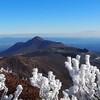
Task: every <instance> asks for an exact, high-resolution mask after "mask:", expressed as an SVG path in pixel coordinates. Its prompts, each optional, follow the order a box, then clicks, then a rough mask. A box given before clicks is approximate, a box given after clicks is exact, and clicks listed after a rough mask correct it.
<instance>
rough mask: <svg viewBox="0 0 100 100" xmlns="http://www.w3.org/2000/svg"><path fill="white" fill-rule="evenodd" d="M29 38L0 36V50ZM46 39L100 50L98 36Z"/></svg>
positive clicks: (96, 50)
mask: <svg viewBox="0 0 100 100" xmlns="http://www.w3.org/2000/svg"><path fill="white" fill-rule="evenodd" d="M29 39H31V37H30V38H0V52H1V51H3V50H5V49H7V48H9V47H10V46H12V45H13V44H15V43H16V42H25V41H27V40H29ZM45 39H47V40H52V41H57V42H62V43H64V44H66V45H68V46H72V47H78V48H82V49H83V48H87V49H89V50H91V51H95V52H100V46H99V44H100V39H99V38H72V37H71V38H55V37H45Z"/></svg>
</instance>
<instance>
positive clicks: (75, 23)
mask: <svg viewBox="0 0 100 100" xmlns="http://www.w3.org/2000/svg"><path fill="white" fill-rule="evenodd" d="M11 34H13V35H15V36H20V35H18V34H21V35H23V36H26V35H27V36H30V35H40V36H62V37H65V36H66V37H67V36H73V37H75V36H78V37H100V0H0V36H10V35H11Z"/></svg>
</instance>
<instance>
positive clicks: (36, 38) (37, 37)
mask: <svg viewBox="0 0 100 100" xmlns="http://www.w3.org/2000/svg"><path fill="white" fill-rule="evenodd" d="M32 40H37V41H38V40H39V41H40V40H44V39H43V38H41V37H39V36H35V37H34V38H33V39H32Z"/></svg>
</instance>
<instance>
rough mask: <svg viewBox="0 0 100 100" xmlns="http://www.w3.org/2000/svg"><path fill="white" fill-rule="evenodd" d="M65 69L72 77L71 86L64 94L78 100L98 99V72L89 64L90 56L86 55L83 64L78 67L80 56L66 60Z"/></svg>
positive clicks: (99, 73)
mask: <svg viewBox="0 0 100 100" xmlns="http://www.w3.org/2000/svg"><path fill="white" fill-rule="evenodd" d="M67 59H68V60H67V61H66V62H65V67H66V68H67V69H68V70H69V73H70V76H71V77H72V81H73V86H71V87H70V88H69V89H66V90H65V92H66V93H67V94H68V95H70V96H73V95H74V96H76V97H77V99H79V100H99V99H100V71H99V69H98V68H97V67H96V66H92V65H91V64H90V56H89V55H86V57H85V60H86V61H85V64H81V65H80V66H79V63H80V62H79V61H80V56H79V55H78V56H77V57H76V58H72V59H71V58H70V57H68V58H67ZM66 100H67V99H66Z"/></svg>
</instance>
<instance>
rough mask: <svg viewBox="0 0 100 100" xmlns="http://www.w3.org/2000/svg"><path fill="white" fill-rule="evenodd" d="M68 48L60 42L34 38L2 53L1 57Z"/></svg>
mask: <svg viewBox="0 0 100 100" xmlns="http://www.w3.org/2000/svg"><path fill="white" fill-rule="evenodd" d="M65 47H66V46H65V45H64V44H62V43H60V42H53V41H49V40H44V39H42V38H41V37H38V36H36V37H34V38H33V39H31V40H29V41H27V42H19V43H16V44H14V45H13V46H12V47H10V48H9V49H7V50H5V51H3V52H1V53H0V56H9V55H10V56H11V55H16V54H26V53H32V52H34V51H37V50H44V49H45V50H49V49H53V48H65Z"/></svg>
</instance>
